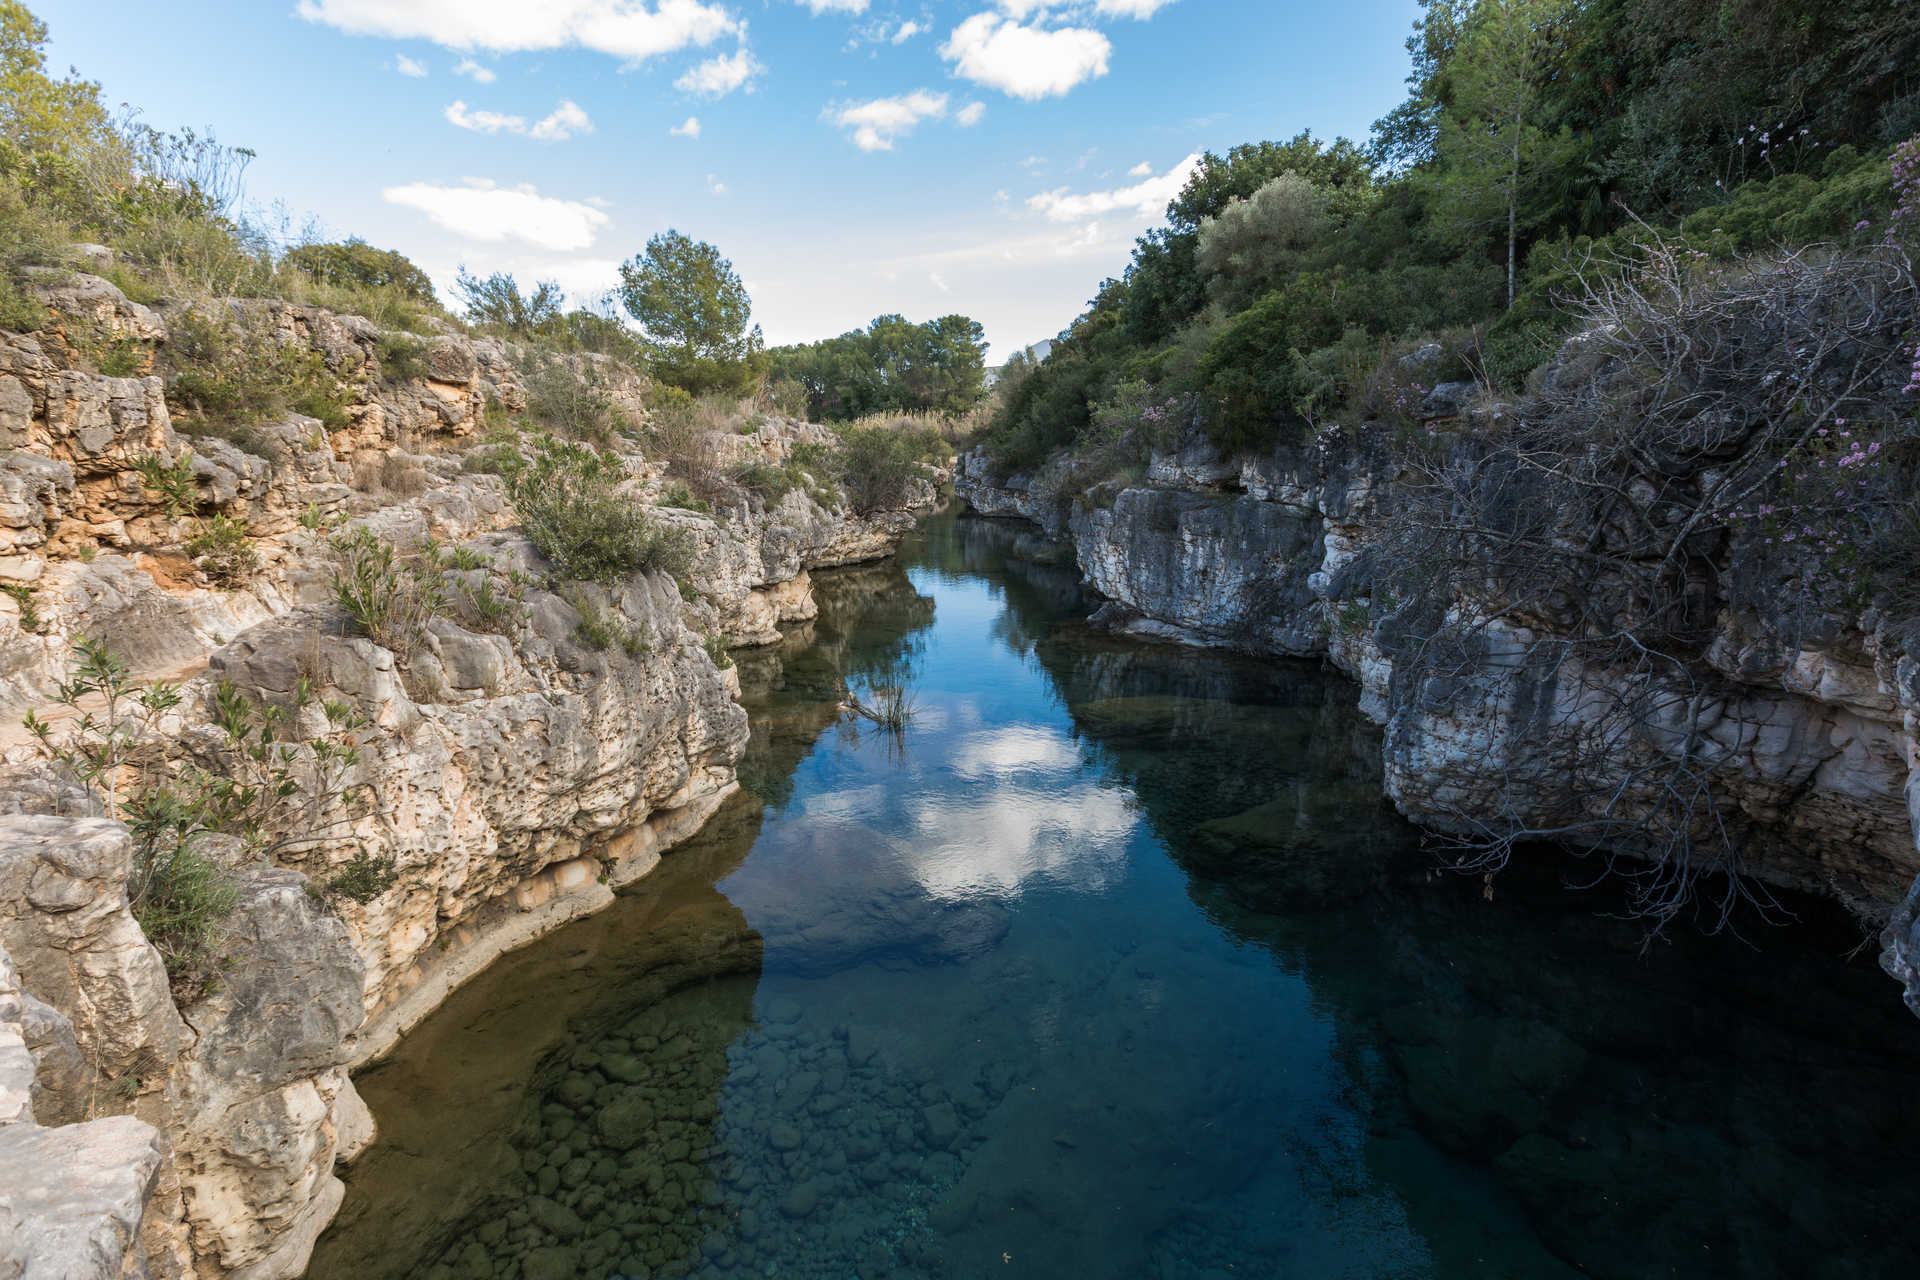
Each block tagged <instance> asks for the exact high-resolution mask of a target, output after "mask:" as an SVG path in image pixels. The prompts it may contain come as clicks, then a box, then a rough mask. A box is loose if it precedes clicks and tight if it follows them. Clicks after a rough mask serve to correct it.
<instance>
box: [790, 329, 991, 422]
mask: <svg viewBox="0 0 1920 1280" xmlns="http://www.w3.org/2000/svg"><path fill="white" fill-rule="evenodd" d="M985 339H986V333H985V330H983V329H982V328H981V327H980V324H979V323H978V322H977V321H975V320H972V319H969V318H968V317H966V316H961V315H949V316H941V317H940V318H939V319H937V320H928V321H926V322H925V323H922V324H913V323H911V322H910V321H908V320H907V318H906V317H905V316H899V315H886V316H880V317H878V318H876V319H875V320H874V321H873V323H872V324H870V325H868V326H867V327H866V328H865V329H855V330H853V331H852V332H851V333H843V334H841V335H840V336H839V337H837V338H827V339H824V340H822V341H820V342H814V343H809V344H806V345H803V346H792V347H776V348H775V349H774V350H772V351H770V352H768V361H769V373H770V375H771V376H772V377H773V378H775V379H791V380H793V381H794V382H797V383H799V384H800V386H801V387H802V388H804V390H805V392H806V398H807V416H808V417H810V418H812V419H813V420H814V421H816V422H829V421H846V420H849V419H852V418H858V417H862V416H864V415H866V414H869V413H889V412H899V413H929V412H946V413H964V412H965V411H966V410H968V409H970V408H972V407H973V406H974V405H975V404H977V403H979V401H980V397H981V395H982V394H984V392H985V389H986V340H985Z"/></svg>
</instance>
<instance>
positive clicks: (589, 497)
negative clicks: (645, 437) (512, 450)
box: [506, 434, 693, 584]
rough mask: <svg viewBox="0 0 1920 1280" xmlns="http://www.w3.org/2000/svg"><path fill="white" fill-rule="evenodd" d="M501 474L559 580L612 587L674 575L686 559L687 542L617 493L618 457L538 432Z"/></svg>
mask: <svg viewBox="0 0 1920 1280" xmlns="http://www.w3.org/2000/svg"><path fill="white" fill-rule="evenodd" d="M529 443H530V446H531V452H530V453H529V454H527V455H526V456H523V457H522V458H521V459H520V460H519V461H518V462H517V463H516V464H515V465H513V466H512V467H511V468H510V469H509V470H508V471H507V473H506V481H507V492H508V494H509V495H510V496H511V497H512V499H513V505H514V511H515V513H516V514H518V515H519V517H520V523H521V527H522V528H523V529H524V530H525V532H526V535H527V538H528V540H529V541H531V542H532V543H533V545H534V547H535V549H537V550H538V551H539V552H540V554H541V555H542V556H544V557H545V558H546V561H547V564H548V566H549V567H550V568H551V569H552V571H553V575H554V576H555V577H556V578H558V579H560V580H562V581H580V582H600V583H607V584H612V583H616V582H619V581H622V580H623V579H626V578H630V577H632V576H633V575H634V574H636V573H646V572H650V571H653V570H661V571H664V572H666V573H670V574H673V575H674V576H676V577H678V576H681V575H683V574H684V573H685V572H686V570H687V567H688V565H689V564H690V563H691V562H692V557H693V544H692V540H691V539H690V538H689V537H688V536H687V535H686V534H685V533H684V532H683V531H681V530H678V529H668V528H661V527H659V526H657V525H656V524H655V523H654V522H653V521H652V520H651V519H649V518H648V516H647V514H646V512H645V511H643V510H642V509H641V508H640V506H639V504H637V503H636V502H634V501H633V500H632V499H631V498H629V497H628V496H627V495H626V494H624V493H622V492H620V486H621V484H622V483H623V482H624V481H625V480H626V479H627V473H626V468H625V467H624V466H622V465H621V463H620V461H619V459H617V458H613V457H610V456H608V455H605V454H602V453H601V452H600V451H599V450H597V449H595V448H593V447H592V446H591V445H587V444H581V443H578V442H576V441H571V440H560V439H557V438H555V437H554V436H551V435H545V434H542V435H539V436H536V437H534V438H533V440H532V441H530V442H529Z"/></svg>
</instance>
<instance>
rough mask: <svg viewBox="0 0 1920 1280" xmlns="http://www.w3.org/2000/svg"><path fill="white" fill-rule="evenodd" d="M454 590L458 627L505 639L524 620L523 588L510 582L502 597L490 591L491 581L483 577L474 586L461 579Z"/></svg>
mask: <svg viewBox="0 0 1920 1280" xmlns="http://www.w3.org/2000/svg"><path fill="white" fill-rule="evenodd" d="M454 590H455V595H456V601H457V607H458V610H459V613H460V623H461V625H462V626H464V627H466V628H467V629H468V630H470V631H480V632H485V633H487V634H489V635H496V636H506V637H507V638H508V639H512V638H513V637H514V636H516V635H518V634H519V632H520V624H521V623H522V622H523V621H525V619H526V616H527V606H526V599H525V597H526V593H525V589H524V588H523V587H521V586H520V585H518V584H515V583H512V582H511V581H510V583H509V587H508V590H507V591H506V592H505V593H502V592H499V591H496V590H494V586H493V579H492V578H491V577H483V578H481V579H480V581H479V583H478V584H477V585H475V584H470V583H468V582H467V581H465V580H464V579H461V580H459V581H458V582H457V584H456V586H455V589H454Z"/></svg>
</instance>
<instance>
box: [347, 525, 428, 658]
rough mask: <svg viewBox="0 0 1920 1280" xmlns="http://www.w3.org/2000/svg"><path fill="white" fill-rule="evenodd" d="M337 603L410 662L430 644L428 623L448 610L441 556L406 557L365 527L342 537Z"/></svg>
mask: <svg viewBox="0 0 1920 1280" xmlns="http://www.w3.org/2000/svg"><path fill="white" fill-rule="evenodd" d="M330 548H331V551H332V554H333V561H334V567H333V597H334V602H335V603H336V604H338V605H339V606H340V607H341V609H343V610H345V612H346V614H347V616H348V617H349V618H351V619H353V622H354V625H355V626H357V627H359V628H360V630H361V631H362V632H363V633H364V634H365V635H366V636H367V637H368V638H369V639H371V640H372V641H373V642H374V643H375V644H377V645H379V646H380V647H381V648H383V649H387V650H390V651H391V652H392V653H393V656H394V657H395V659H397V660H398V661H400V662H405V661H406V660H407V659H408V658H410V657H412V656H413V652H414V650H415V649H417V648H419V647H420V646H421V645H422V644H424V643H425V642H426V637H427V624H428V623H430V622H432V621H433V620H434V619H435V618H437V617H439V616H440V615H441V614H443V613H445V612H446V608H447V588H446V582H445V579H444V578H443V577H442V575H441V572H440V564H439V558H438V555H437V554H436V553H435V552H434V551H433V550H432V549H431V548H429V549H428V550H427V551H426V552H424V553H422V554H420V555H416V556H413V557H411V558H403V557H402V556H401V555H400V553H399V552H398V551H396V550H395V549H394V548H393V546H392V544H390V543H387V542H385V541H382V540H381V539H380V538H379V537H378V536H377V535H375V534H374V532H373V531H372V530H371V529H368V528H367V527H365V526H364V525H361V526H356V527H355V528H353V529H351V530H349V531H347V532H346V533H342V534H339V535H337V536H336V537H335V538H334V539H333V541H332V543H331V544H330Z"/></svg>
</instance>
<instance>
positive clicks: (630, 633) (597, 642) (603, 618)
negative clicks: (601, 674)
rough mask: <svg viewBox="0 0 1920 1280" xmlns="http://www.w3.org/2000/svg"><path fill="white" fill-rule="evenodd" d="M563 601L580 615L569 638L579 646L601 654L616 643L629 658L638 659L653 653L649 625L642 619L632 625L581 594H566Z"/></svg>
mask: <svg viewBox="0 0 1920 1280" xmlns="http://www.w3.org/2000/svg"><path fill="white" fill-rule="evenodd" d="M567 603H568V604H571V605H572V606H573V609H574V612H575V613H578V614H579V615H580V622H579V625H577V626H576V627H575V628H574V631H573V641H574V643H575V644H577V645H579V646H580V647H581V648H583V649H590V650H592V651H593V652H595V653H603V652H605V651H606V650H608V649H611V648H614V647H616V646H617V647H618V648H619V649H620V650H621V652H623V653H625V654H626V655H627V656H628V657H629V658H640V657H644V656H645V655H647V654H649V653H652V652H653V628H652V627H651V626H650V625H648V624H646V623H644V622H643V623H642V624H641V625H640V626H639V627H635V626H633V625H632V624H631V623H629V622H628V621H627V620H626V618H624V617H622V616H621V615H620V614H618V613H616V612H612V611H610V610H607V609H605V608H602V607H601V606H600V604H599V603H598V602H597V601H594V600H591V599H588V598H587V597H586V596H585V595H584V594H581V593H574V594H571V595H569V596H568V597H567Z"/></svg>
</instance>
